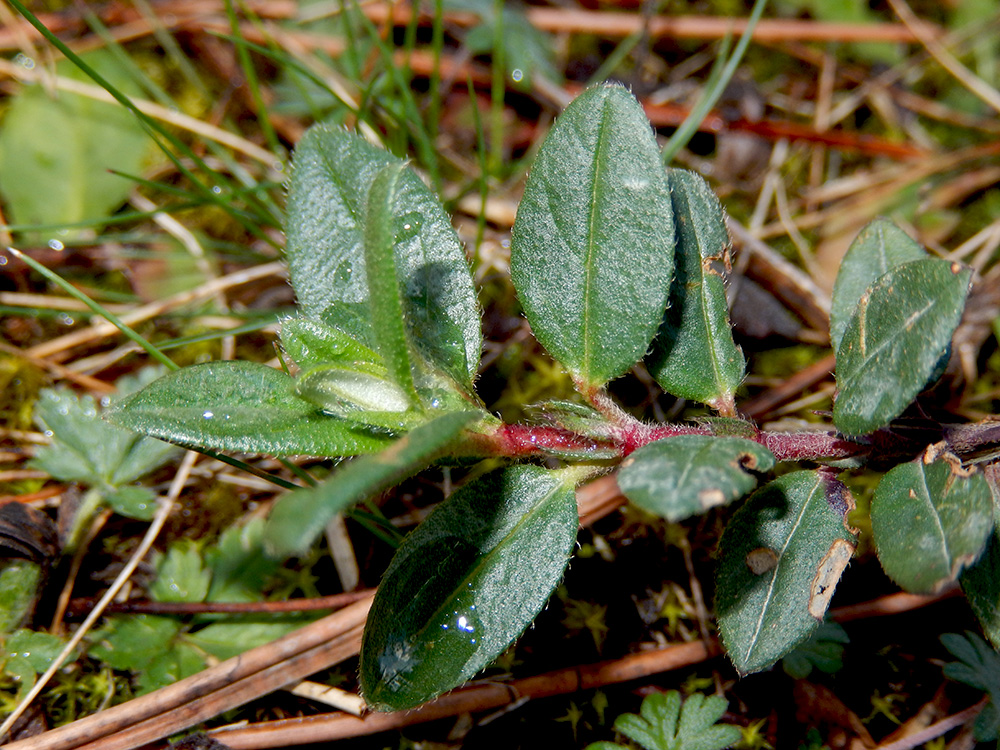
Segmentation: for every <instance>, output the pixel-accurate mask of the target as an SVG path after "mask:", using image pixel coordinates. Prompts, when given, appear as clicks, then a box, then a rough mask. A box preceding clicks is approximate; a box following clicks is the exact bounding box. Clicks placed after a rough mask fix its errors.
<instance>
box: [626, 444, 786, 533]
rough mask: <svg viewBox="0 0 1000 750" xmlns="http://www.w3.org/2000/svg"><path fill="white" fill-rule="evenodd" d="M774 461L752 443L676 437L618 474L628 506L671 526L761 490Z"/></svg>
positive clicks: (639, 454) (646, 449) (641, 452)
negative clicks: (760, 474) (760, 479)
mask: <svg viewBox="0 0 1000 750" xmlns="http://www.w3.org/2000/svg"><path fill="white" fill-rule="evenodd" d="M773 466H774V455H773V454H772V453H771V451H769V450H768V449H767V448H765V447H763V446H762V445H759V444H758V443H755V442H752V441H750V440H744V439H742V438H736V437H715V436H711V435H678V436H676V437H670V438H665V439H663V440H657V441H655V442H653V443H649V444H648V445H644V446H643V447H641V448H639V449H637V450H636V451H634V452H633V453H632V454H631V455H630V456H629V457H628V458H627V459H626V460H625V462H624V463H623V464H622V468H621V470H620V471H619V472H618V486H619V487H620V488H621V491H622V494H623V495H625V497H627V498H628V499H629V500H631V501H632V502H633V503H635V504H636V505H638V506H639V507H641V508H644V509H645V510H648V511H649V512H651V513H655V514H657V515H659V516H663V517H664V518H666V519H667V520H668V521H680V520H683V519H685V518H688V517H689V516H693V515H697V514H701V513H705V512H706V511H707V510H708V509H709V508H713V507H715V506H718V505H724V504H726V503H730V502H732V501H733V500H737V499H739V498H741V497H743V496H744V495H745V494H747V493H748V492H750V491H751V490H752V489H753V488H754V487H756V486H757V477H756V475H755V472H766V471H770V469H771V467H773Z"/></svg>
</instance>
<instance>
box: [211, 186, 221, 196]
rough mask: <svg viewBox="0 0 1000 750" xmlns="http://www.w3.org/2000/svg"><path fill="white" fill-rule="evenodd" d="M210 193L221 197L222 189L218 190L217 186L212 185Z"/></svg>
mask: <svg viewBox="0 0 1000 750" xmlns="http://www.w3.org/2000/svg"><path fill="white" fill-rule="evenodd" d="M212 192H213V193H215V194H216V195H222V188H220V187H219V186H218V185H214V186H213V187H212Z"/></svg>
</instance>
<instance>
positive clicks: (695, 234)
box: [647, 169, 745, 413]
mask: <svg viewBox="0 0 1000 750" xmlns="http://www.w3.org/2000/svg"><path fill="white" fill-rule="evenodd" d="M668 177H669V180H670V190H671V199H672V202H673V209H674V229H675V231H676V233H677V246H676V249H675V252H676V255H677V257H676V261H675V262H676V266H677V270H676V275H675V276H674V280H673V283H672V284H671V286H670V305H669V307H668V308H667V312H666V315H665V317H664V319H663V325H662V327H661V328H660V332H659V334H658V335H657V337H656V339H655V341H654V342H653V351H652V352H651V353H650V355H649V357H648V359H647V366H648V368H649V372H650V374H651V375H652V376H653V377H654V378H656V382H657V383H659V384H660V385H661V386H662V387H663V389H664V390H665V391H667V392H668V393H672V394H673V395H675V396H680V397H681V398H686V399H691V400H693V401H700V402H702V403H704V404H709V405H710V406H712V407H714V408H717V409H721V410H722V411H724V412H726V413H730V412H733V410H734V406H733V393H734V392H735V391H736V388H737V387H738V386H739V384H740V383H741V382H742V380H743V372H744V367H745V363H744V361H743V354H742V353H741V352H740V350H739V348H738V347H737V346H736V344H735V343H733V332H732V328H731V327H730V325H729V306H728V304H727V302H726V288H725V285H724V284H723V280H722V275H721V273H720V271H719V270H718V269H717V268H716V266H719V267H721V266H722V264H723V261H724V258H725V254H726V253H727V252H728V249H729V232H728V231H727V230H726V217H725V215H724V214H723V212H722V206H721V205H719V200H718V198H716V197H715V194H714V193H712V190H711V189H710V188H709V186H708V184H707V183H706V182H705V180H703V179H702V178H701V177H699V176H698V175H696V174H694V173H693V172H688V171H687V170H684V169H671V170H669V172H668Z"/></svg>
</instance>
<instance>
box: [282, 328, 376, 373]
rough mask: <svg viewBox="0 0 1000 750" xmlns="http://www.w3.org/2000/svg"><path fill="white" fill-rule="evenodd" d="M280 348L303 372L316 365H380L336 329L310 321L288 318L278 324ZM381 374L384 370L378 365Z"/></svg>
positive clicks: (351, 339) (354, 340)
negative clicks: (279, 327)
mask: <svg viewBox="0 0 1000 750" xmlns="http://www.w3.org/2000/svg"><path fill="white" fill-rule="evenodd" d="M280 336H281V345H282V347H283V348H284V350H285V353H286V354H288V356H289V357H291V358H292V359H293V360H294V361H295V363H296V364H297V365H298V366H299V367H301V368H302V369H303V370H306V369H309V368H310V367H315V366H317V365H327V364H344V363H348V362H350V363H352V364H353V365H354V366H355V367H360V366H361V365H359V363H365V364H368V363H372V364H374V363H381V358H380V357H379V356H378V355H377V354H376V353H375V352H373V351H372V350H371V349H369V348H368V347H367V346H365V345H364V344H362V343H361V342H360V341H358V340H357V339H354V338H352V337H351V336H349V335H347V334H346V333H344V332H343V331H341V330H340V329H339V328H334V327H333V326H330V325H327V324H326V323H323V322H321V321H319V320H314V319H313V318H306V317H297V318H289V319H288V320H286V321H284V322H283V323H282V324H281V331H280ZM380 366H381V369H382V370H383V371H384V370H385V366H384V365H381V364H380Z"/></svg>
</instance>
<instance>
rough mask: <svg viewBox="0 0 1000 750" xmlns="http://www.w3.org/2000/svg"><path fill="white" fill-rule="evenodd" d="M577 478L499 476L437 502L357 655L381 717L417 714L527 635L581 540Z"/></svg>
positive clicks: (531, 473)
mask: <svg viewBox="0 0 1000 750" xmlns="http://www.w3.org/2000/svg"><path fill="white" fill-rule="evenodd" d="M575 476H576V475H575V474H571V473H565V472H564V473H562V474H561V473H559V472H552V471H548V470H546V469H543V468H541V467H537V466H519V467H515V468H509V469H500V470H497V471H494V472H492V473H490V474H487V475H486V476H484V477H482V478H480V479H478V480H475V481H474V482H472V483H471V484H469V485H466V486H465V487H462V488H461V489H459V490H458V491H457V492H455V494H453V495H452V496H451V497H450V498H448V499H447V500H445V501H444V502H443V503H441V504H440V505H439V506H438V507H437V508H435V509H434V511H433V512H432V513H431V514H430V515H429V516H428V517H427V519H426V520H425V521H424V522H423V523H422V524H421V525H420V526H418V527H417V529H416V530H415V531H413V532H412V533H411V534H410V535H409V536H408V537H407V538H406V539H405V540H404V541H403V544H402V545H401V546H400V548H399V549H398V550H397V551H396V555H395V557H393V559H392V562H391V563H390V564H389V568H388V570H386V573H385V576H384V577H383V579H382V583H381V584H380V585H379V588H378V592H377V594H376V595H375V601H374V602H373V603H372V609H371V612H370V613H369V615H368V624H367V625H366V627H365V632H364V637H363V640H362V645H361V686H362V692H363V694H364V696H365V701H366V702H367V703H368V705H370V706H372V707H373V708H376V709H378V710H402V709H407V708H412V707H414V706H416V705H419V704H420V703H423V702H424V701H426V700H430V699H431V698H433V697H435V696H436V695H438V694H440V693H442V692H444V691H445V690H449V689H451V688H453V687H455V686H457V685H460V684H461V683H462V682H464V681H465V680H468V679H469V678H470V677H472V676H473V675H475V674H476V672H478V671H479V670H481V669H483V668H484V667H485V666H486V665H487V664H489V663H490V662H491V661H492V660H493V659H494V658H496V657H497V656H498V655H499V654H500V653H502V652H503V651H504V649H506V648H507V646H509V645H510V643H511V642H512V641H513V640H514V639H515V638H516V637H517V636H518V635H520V633H521V632H522V631H523V630H524V629H525V628H526V627H527V626H528V624H529V623H530V622H531V621H532V619H534V617H535V615H536V614H537V613H538V612H539V611H540V610H541V608H542V607H543V606H544V605H545V602H546V601H547V600H548V598H549V595H550V594H551V592H552V590H553V589H554V588H555V586H556V584H557V583H558V582H559V579H560V578H561V577H562V574H563V570H564V569H565V567H566V563H567V562H568V561H569V555H570V552H571V551H572V548H573V543H574V541H575V539H576V529H577V524H578V520H577V514H576V500H575V496H574V493H573V482H574V477H575Z"/></svg>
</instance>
